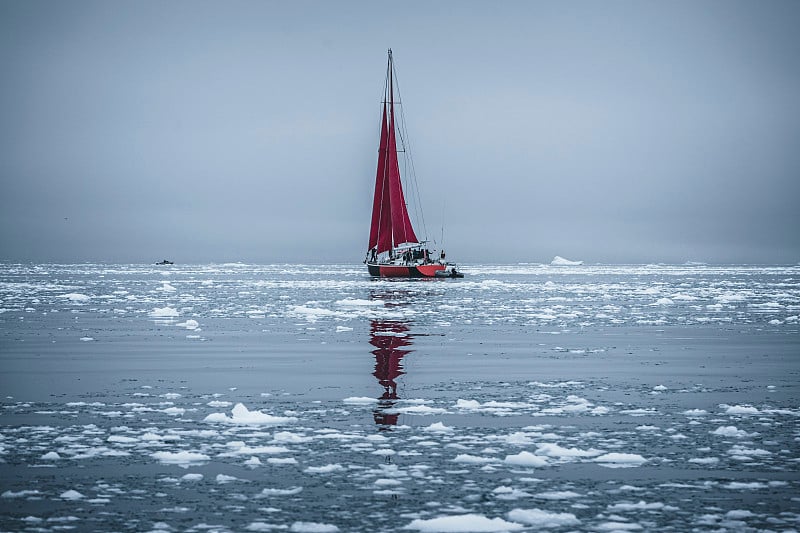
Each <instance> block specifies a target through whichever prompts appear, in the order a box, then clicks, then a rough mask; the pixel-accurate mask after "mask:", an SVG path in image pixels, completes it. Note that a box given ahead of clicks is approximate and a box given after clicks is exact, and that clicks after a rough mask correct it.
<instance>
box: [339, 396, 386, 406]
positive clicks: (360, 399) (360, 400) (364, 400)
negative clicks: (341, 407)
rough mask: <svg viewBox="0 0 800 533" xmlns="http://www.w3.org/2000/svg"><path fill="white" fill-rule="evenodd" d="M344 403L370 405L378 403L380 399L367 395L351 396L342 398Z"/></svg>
mask: <svg viewBox="0 0 800 533" xmlns="http://www.w3.org/2000/svg"><path fill="white" fill-rule="evenodd" d="M342 401H343V402H344V403H348V404H352V405H368V404H373V403H377V402H378V400H377V399H376V398H368V397H366V396H351V397H349V398H345V399H344V400H342Z"/></svg>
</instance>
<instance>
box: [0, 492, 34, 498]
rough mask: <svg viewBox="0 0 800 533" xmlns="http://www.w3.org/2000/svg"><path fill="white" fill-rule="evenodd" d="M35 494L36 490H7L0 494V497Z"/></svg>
mask: <svg viewBox="0 0 800 533" xmlns="http://www.w3.org/2000/svg"><path fill="white" fill-rule="evenodd" d="M37 494H39V491H38V490H18V491H12V490H7V491H5V492H3V494H0V498H25V497H27V496H36V495H37Z"/></svg>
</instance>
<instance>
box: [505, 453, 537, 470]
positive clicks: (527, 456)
mask: <svg viewBox="0 0 800 533" xmlns="http://www.w3.org/2000/svg"><path fill="white" fill-rule="evenodd" d="M504 462H505V463H506V464H508V465H515V466H532V467H541V466H547V465H548V462H547V459H545V458H544V457H541V456H539V455H534V454H532V453H530V452H525V451H522V452H519V453H518V454H516V455H506V458H505V461H504Z"/></svg>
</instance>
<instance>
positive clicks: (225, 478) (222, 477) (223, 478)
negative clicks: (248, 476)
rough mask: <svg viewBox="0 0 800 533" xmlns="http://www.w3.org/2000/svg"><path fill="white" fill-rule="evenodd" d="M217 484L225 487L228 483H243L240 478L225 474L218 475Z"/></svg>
mask: <svg viewBox="0 0 800 533" xmlns="http://www.w3.org/2000/svg"><path fill="white" fill-rule="evenodd" d="M216 479H217V483H219V484H220V485H224V484H226V483H233V482H234V481H242V480H240V479H239V478H238V477H235V476H228V475H225V474H217V478H216Z"/></svg>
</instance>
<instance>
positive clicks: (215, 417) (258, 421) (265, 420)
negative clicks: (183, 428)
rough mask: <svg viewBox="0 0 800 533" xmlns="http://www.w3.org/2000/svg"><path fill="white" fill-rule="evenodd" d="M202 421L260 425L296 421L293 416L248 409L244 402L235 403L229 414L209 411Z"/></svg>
mask: <svg viewBox="0 0 800 533" xmlns="http://www.w3.org/2000/svg"><path fill="white" fill-rule="evenodd" d="M203 422H219V423H223V424H233V425H244V426H262V425H278V424H288V423H291V422H297V418H295V417H293V416H273V415H268V414H266V413H262V412H261V411H250V410H248V409H247V407H245V406H244V404H241V403H237V404H236V405H235V406H234V407H233V409H232V410H231V416H228V415H226V414H225V413H211V414H210V415H208V416H206V417H205V418H204V419H203Z"/></svg>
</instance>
